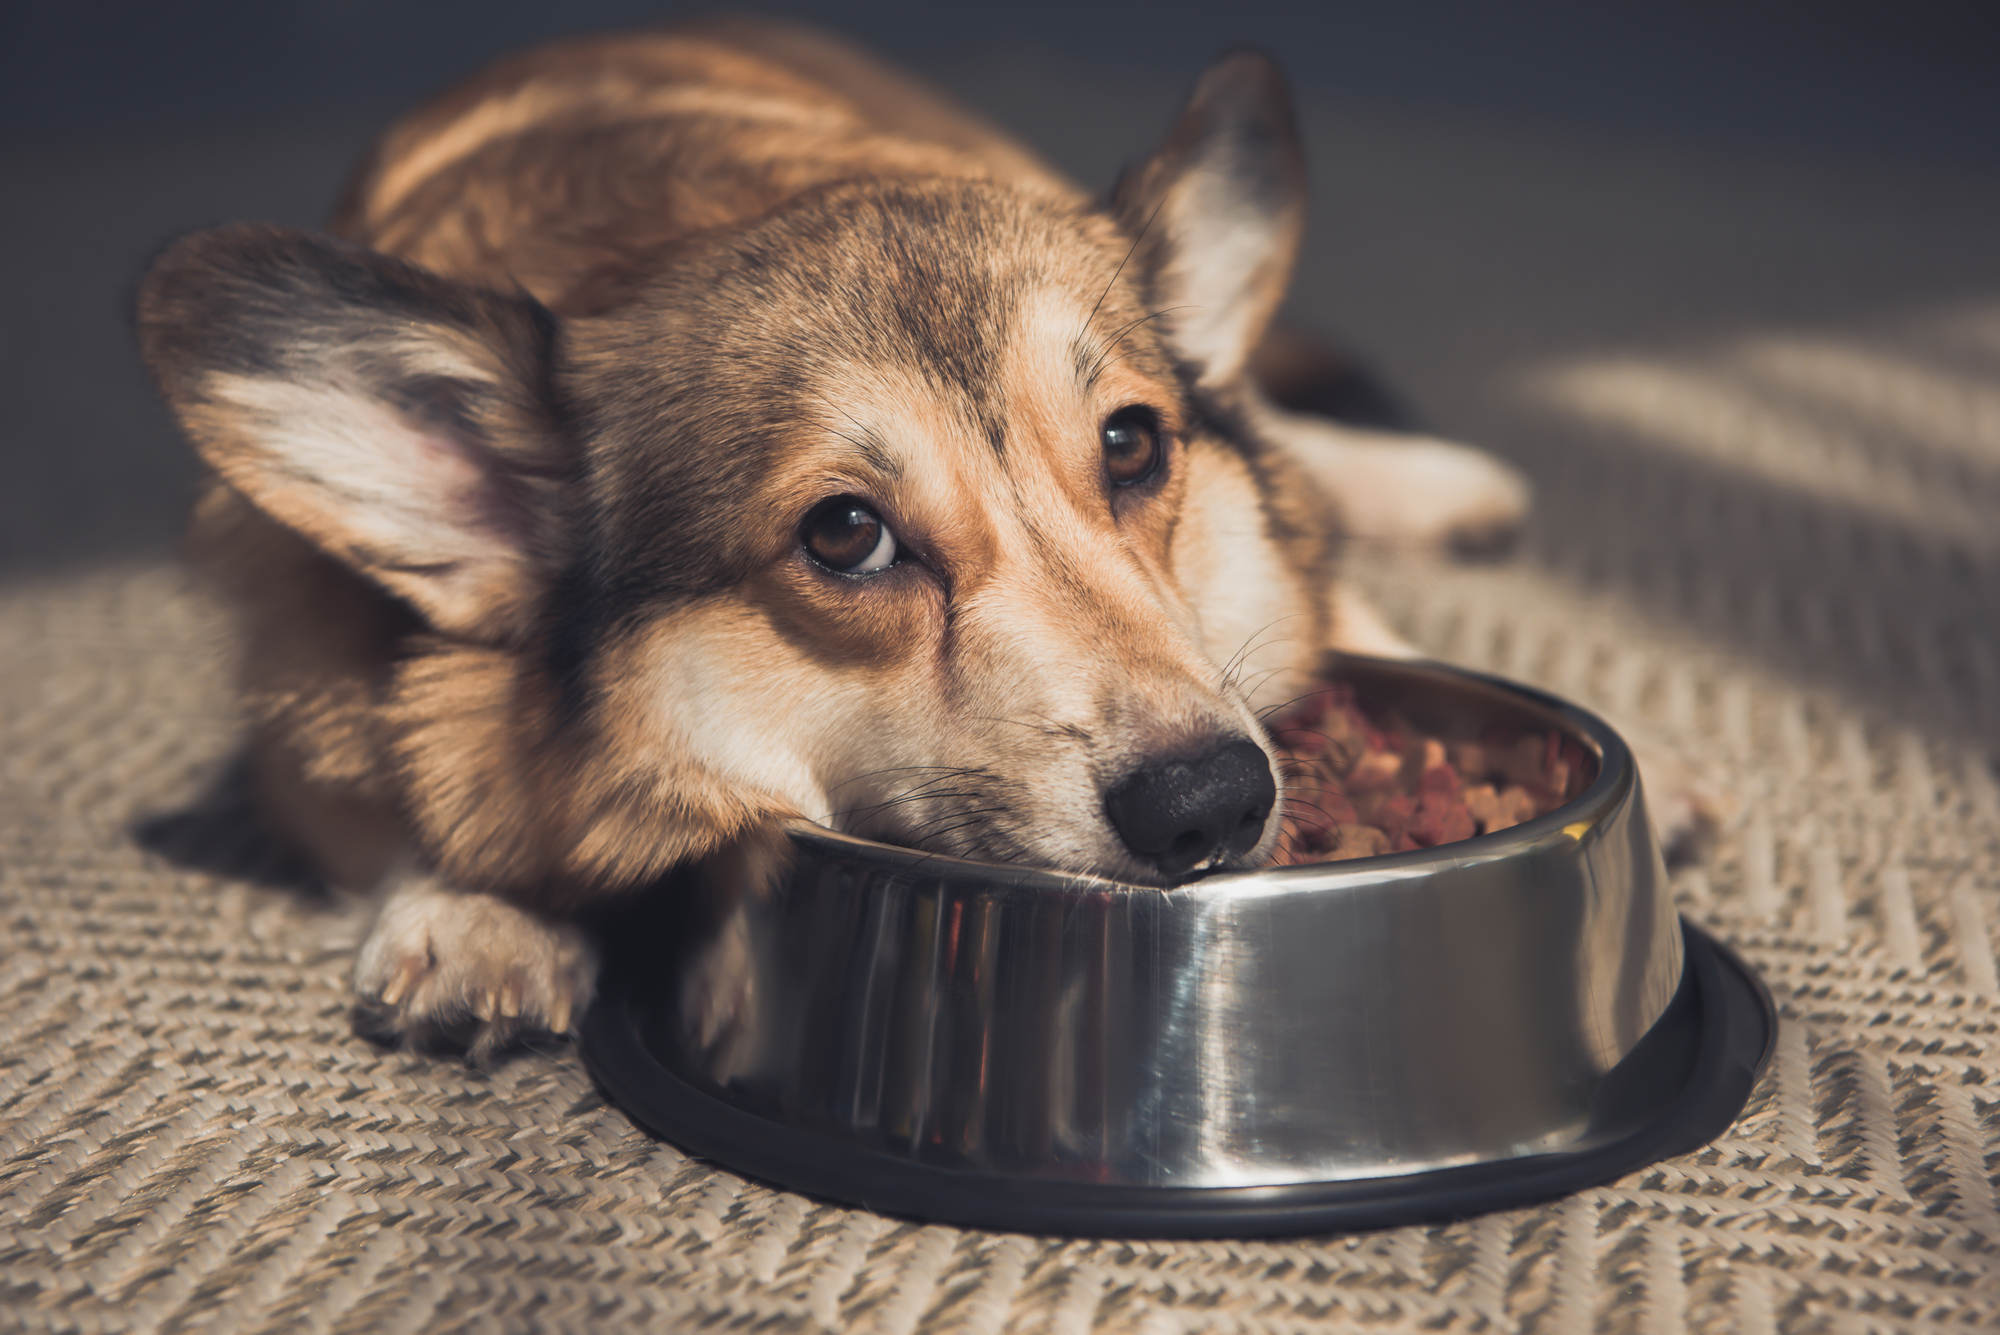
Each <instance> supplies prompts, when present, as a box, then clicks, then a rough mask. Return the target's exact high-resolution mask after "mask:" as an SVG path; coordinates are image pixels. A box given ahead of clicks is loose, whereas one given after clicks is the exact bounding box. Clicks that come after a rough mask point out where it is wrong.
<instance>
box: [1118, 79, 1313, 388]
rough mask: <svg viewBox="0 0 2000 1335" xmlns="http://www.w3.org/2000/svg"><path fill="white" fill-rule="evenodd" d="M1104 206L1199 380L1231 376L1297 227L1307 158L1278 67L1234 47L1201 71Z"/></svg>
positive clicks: (1267, 303) (1274, 297)
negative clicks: (1167, 128)
mask: <svg viewBox="0 0 2000 1335" xmlns="http://www.w3.org/2000/svg"><path fill="white" fill-rule="evenodd" d="M1111 207H1112V211H1113V212H1114V213H1115V214H1116V215H1117V217H1118V219H1119V221H1120V222H1121V223H1122V224H1123V225H1124V227H1125V229H1126V231H1127V232H1128V233H1129V234H1131V235H1132V236H1133V237H1135V238H1137V245H1136V249H1135V254H1134V261H1135V262H1136V263H1138V264H1140V265H1142V266H1143V267H1142V269H1141V272H1142V273H1145V274H1147V275H1149V276H1150V278H1151V279H1152V283H1153V289H1154V292H1153V295H1154V299H1155V300H1156V302H1157V304H1158V305H1159V306H1161V307H1163V308H1166V309H1168V310H1169V311H1170V312H1171V313H1170V314H1169V315H1167V316H1166V317H1165V322H1166V324H1167V327H1168V329H1169V331H1170V333H1171V336H1172V338H1173V340H1174V343H1175V345H1176V347H1177V348H1178V349H1179V351H1180V353H1181V355H1182V356H1184V357H1185V358H1187V359H1188V361H1189V362H1190V363H1191V364H1193V365H1194V366H1195V367H1196V368H1197V370H1198V372H1199V375H1200V381H1201V383H1202V384H1204V385H1217V384H1222V383H1225V382H1227V381H1229V380H1230V379H1232V378H1234V377H1235V376H1236V375H1237V374H1238V373H1239V372H1240V371H1241V370H1242V369H1243V365H1244V362H1245V361H1246V360H1247V359H1248V357H1249V355H1250V350H1251V348H1253V347H1255V346H1256V343H1257V340H1258V338H1259V337H1260V336H1261V335H1262V334H1263V332H1264V328H1265V326H1266V325H1267V324H1269V323H1270V319H1271V315H1272V313H1273V312H1274V311H1276V310H1277V308H1278V303H1279V301H1280V300H1282V299H1283V297H1284V295H1285V286H1286V284H1287V283H1288V282H1289V281H1290V280H1291V275H1292V262H1293V261H1294V259H1296V258H1297V255H1298V249H1299V237H1300V235H1301V233H1302V232H1303V231H1304V228H1305V160H1304V157H1303V155H1302V154H1301V153H1300V151H1299V136H1298V127H1297V124H1296V122H1295V120H1294V117H1293V115H1292V99H1291V95H1290V94H1289V93H1288V92H1287V91H1286V88H1285V77H1284V75H1283V74H1282V73H1280V72H1279V70H1278V67H1277V65H1276V64H1275V63H1274V62H1273V61H1272V60H1271V59H1270V58H1269V57H1268V56H1264V55H1260V54H1258V53H1257V52H1254V51H1239V52H1236V53H1235V54H1233V55H1229V56H1225V57H1223V58H1222V59H1221V60H1219V61H1217V62H1216V63H1215V64H1214V65H1212V66H1210V67H1209V69H1208V72H1207V73H1206V74H1204V75H1202V76H1201V82H1200V83H1198V84H1197V85H1196V86H1195V90H1194V96H1193V97H1191V98H1189V99H1188V104H1187V107H1186V109H1184V110H1183V111H1182V112H1181V116H1180V120H1179V121H1177V122H1176V123H1175V125H1174V128H1173V130H1172V132H1171V133H1170V134H1168V136H1167V140H1166V142H1165V143H1164V144H1162V145H1161V146H1160V148H1159V150H1158V151H1157V152H1155V153H1154V154H1153V156H1152V157H1151V158H1149V159H1148V160H1147V161H1146V162H1144V163H1142V164H1140V165H1139V166H1137V167H1135V168H1132V169H1129V170H1128V171H1127V172H1126V173H1125V174H1124V176H1122V177H1121V178H1120V179H1119V181H1118V184H1117V185H1116V186H1115V187H1113V190H1112V197H1111Z"/></svg>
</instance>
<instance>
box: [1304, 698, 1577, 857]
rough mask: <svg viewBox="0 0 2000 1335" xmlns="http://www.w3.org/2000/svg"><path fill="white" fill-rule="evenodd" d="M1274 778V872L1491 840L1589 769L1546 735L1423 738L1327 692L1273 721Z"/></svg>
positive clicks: (1549, 803)
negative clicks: (1279, 807)
mask: <svg viewBox="0 0 2000 1335" xmlns="http://www.w3.org/2000/svg"><path fill="white" fill-rule="evenodd" d="M1269 728H1270V732H1271V737H1272V740H1273V741H1274V742H1275V743H1276V744H1277V747H1278V755H1279V763H1280V773H1281V774H1282V775H1283V791H1284V797H1283V799H1282V800H1283V805H1284V816H1283V819H1284V824H1283V827H1282V829H1281V832H1280V834H1279V836H1278V851H1277V854H1276V856H1275V858H1274V859H1273V860H1274V862H1275V863H1276V864H1277V865H1279V866H1295V865H1297V864H1299V863H1305V862H1335V861H1339V860H1342V859H1346V858H1365V857H1373V856H1375V855H1377V854H1380V853H1403V852H1408V851H1410V850H1411V849H1417V848H1434V847H1436V846H1437V845H1439V844H1449V843H1453V842H1455V841H1457V840H1460V839H1470V838H1472V836H1474V835H1475V834H1491V833H1493V832H1494V831H1496V830H1504V829H1507V828H1508V827H1509V826H1513V825H1519V824H1520V823H1521V822H1522V821H1525V820H1530V819H1532V818H1534V817H1536V816H1539V815H1541V814H1542V813H1543V812H1546V811H1551V810H1553V809H1555V808H1556V807H1558V806H1561V805H1562V804H1563V803H1564V802H1567V801H1569V800H1570V799H1571V798H1572V797H1575V796H1576V795H1577V794H1578V793H1580V792H1581V791H1583V788H1584V786H1585V785H1586V784H1587V783H1588V782H1589V780H1590V776H1591V774H1592V772H1593V767H1592V766H1591V765H1590V764H1589V761H1588V756H1587V754H1586V753H1585V751H1584V750H1583V748H1582V747H1581V746H1580V745H1578V743H1577V742H1576V741H1574V740H1573V739H1571V738H1569V737H1567V736H1565V735H1564V734H1562V733H1560V732H1556V731H1547V732H1541V731H1534V732H1521V731H1518V730H1516V731H1501V730H1495V731H1491V732H1488V733H1486V734H1484V735H1482V736H1481V737H1479V739H1478V740H1476V741H1464V740H1456V741H1447V740H1443V739H1440V738H1438V737H1433V736H1428V735H1426V734H1425V733H1424V732H1422V731H1421V730H1419V729H1417V728H1415V727H1413V726H1412V725H1411V724H1410V723H1409V721H1408V720H1407V719H1404V718H1403V717H1402V716H1401V715H1400V714H1396V713H1393V712H1391V713H1385V714H1379V715H1371V714H1369V713H1367V712H1365V711H1364V710H1363V709H1362V708H1361V706H1360V705H1359V704H1358V703H1357V702H1356V700H1355V697H1354V692H1353V690H1352V689H1351V688H1350V687H1348V686H1346V685H1343V684H1341V683H1339V682H1332V683H1328V684H1326V685H1324V686H1322V687H1321V688H1320V689H1318V690H1316V691H1314V692H1312V693H1311V694H1310V695H1307V696H1304V697H1302V698H1301V699H1299V700H1298V701H1296V702H1294V703H1293V704H1292V705H1290V706H1289V707H1287V708H1286V709H1285V710H1284V712H1283V713H1281V714H1279V715H1277V716H1276V717H1274V718H1273V719H1272V720H1271V721H1270V723H1269Z"/></svg>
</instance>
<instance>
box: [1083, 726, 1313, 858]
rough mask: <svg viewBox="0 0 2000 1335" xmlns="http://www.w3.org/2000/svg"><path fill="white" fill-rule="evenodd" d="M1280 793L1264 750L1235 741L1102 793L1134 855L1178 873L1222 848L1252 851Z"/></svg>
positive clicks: (1139, 773)
mask: <svg viewBox="0 0 2000 1335" xmlns="http://www.w3.org/2000/svg"><path fill="white" fill-rule="evenodd" d="M1277 798H1278V786H1277V784H1276V783H1274V782H1273V781H1272V779H1271V762H1270V761H1269V760H1268V759H1266V758H1265V755H1264V752H1263V750H1262V749H1261V748H1260V747H1259V746H1258V745H1257V744H1256V743H1255V742H1251V741H1237V742H1229V743H1227V744H1226V745H1223V746H1220V747H1217V748H1216V749H1215V750H1213V751H1209V752H1207V753H1205V754H1202V755H1196V756H1176V757H1174V758H1173V759H1171V760H1164V761H1158V762H1156V763H1153V764H1150V765H1146V766H1144V767H1143V768H1140V769H1136V770H1134V771H1132V772H1131V773H1130V774H1128V775H1126V776H1125V777H1124V778H1123V779H1120V780H1119V781H1118V785H1117V786H1116V787H1115V788H1113V789H1112V790H1111V791H1110V792H1109V793H1107V794H1105V797H1104V814H1105V815H1106V816H1108V817H1110V818H1111V828H1112V829H1114V830H1116V831H1118V837H1119V838H1120V839H1123V840H1124V841H1125V847H1127V848H1128V849H1130V850H1132V855H1133V856H1134V857H1136V858H1138V859H1139V860H1140V861H1142V862H1148V863H1151V864H1152V865H1153V866H1155V867H1158V868H1159V869H1160V871H1161V873H1162V874H1163V875H1166V876H1178V875H1180V874H1181V873H1182V872H1185V871H1189V870H1192V869H1193V868H1195V867H1198V866H1200V865H1201V864H1202V863H1204V862H1207V861H1208V860H1209V859H1210V858H1212V857H1213V856H1214V855H1215V852H1216V850H1217V849H1221V850H1222V852H1223V853H1224V854H1225V855H1226V856H1229V857H1234V856H1236V855H1237V854H1239V853H1244V852H1248V851H1249V850H1250V849H1251V848H1252V847H1254V846H1255V845H1256V843H1257V840H1258V839H1259V838H1261V837H1262V836H1263V833H1264V821H1265V818H1266V817H1268V816H1269V815H1270V814H1271V804H1272V803H1273V802H1275V801H1277Z"/></svg>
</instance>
